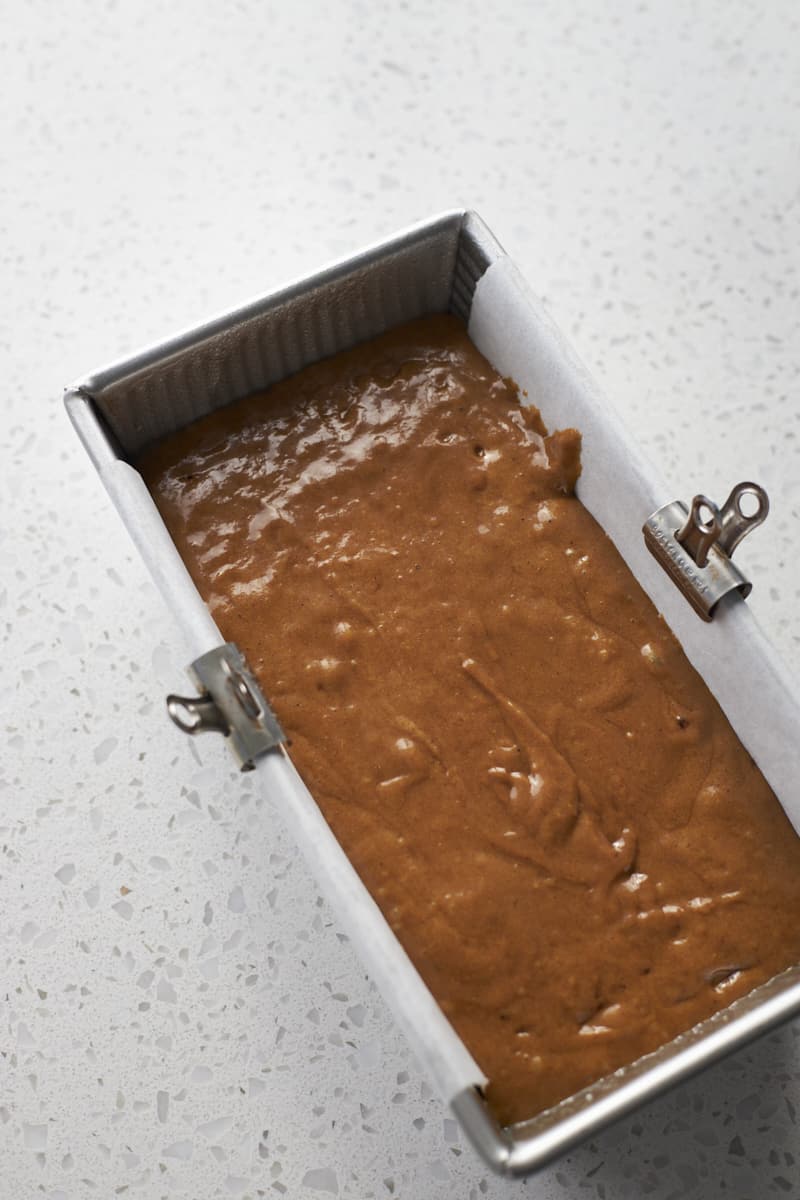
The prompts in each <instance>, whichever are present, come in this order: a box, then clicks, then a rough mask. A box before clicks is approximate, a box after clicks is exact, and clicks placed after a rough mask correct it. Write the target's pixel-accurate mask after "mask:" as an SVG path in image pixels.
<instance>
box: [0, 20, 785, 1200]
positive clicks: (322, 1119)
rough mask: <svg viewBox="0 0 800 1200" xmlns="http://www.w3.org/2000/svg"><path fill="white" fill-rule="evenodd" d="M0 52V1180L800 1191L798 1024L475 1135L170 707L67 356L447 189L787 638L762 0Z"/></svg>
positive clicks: (443, 200)
mask: <svg viewBox="0 0 800 1200" xmlns="http://www.w3.org/2000/svg"><path fill="white" fill-rule="evenodd" d="M3 38H4V44H3V45H2V49H0V56H1V58H0V78H2V80H3V84H4V95H5V101H4V103H3V105H2V106H1V107H0V127H1V128H2V133H0V180H1V181H2V182H0V195H2V200H1V201H0V203H1V204H2V212H1V213H0V223H1V225H2V257H3V271H2V279H3V285H2V288H1V289H0V353H2V378H3V382H4V387H3V395H2V399H0V406H2V416H3V420H2V425H1V426H0V456H1V458H0V498H1V499H2V505H1V507H0V530H2V534H1V536H2V542H1V543H0V628H2V688H1V689H0V708H1V710H2V729H3V746H4V749H3V752H2V754H1V755H0V801H1V802H2V807H1V808H0V825H1V826H2V830H1V831H0V846H2V857H1V858H0V945H2V960H1V961H2V967H1V968H0V981H1V982H2V987H0V1011H2V1023H1V1024H0V1053H2V1058H1V1059H0V1163H1V1164H2V1167H0V1200H27V1198H28V1197H34V1196H44V1197H48V1198H49V1200H78V1198H83V1197H102V1198H103V1200H105V1198H106V1197H113V1196H117V1195H122V1196H128V1195H130V1196H137V1197H139V1196H141V1197H147V1198H151V1197H152V1198H159V1200H160V1198H161V1197H165V1198H171V1197H189V1198H192V1200H210V1198H211V1197H223V1198H229V1197H242V1198H253V1197H257V1196H288V1197H291V1198H295V1197H296V1198H297V1200H313V1198H315V1197H317V1198H319V1197H325V1196H329V1195H338V1196H342V1197H345V1196H348V1197H354V1198H356V1200H366V1198H368V1197H380V1198H389V1197H394V1198H402V1200H406V1198H408V1200H422V1198H424V1200H445V1198H447V1200H450V1198H451V1197H452V1198H453V1200H479V1198H481V1197H484V1196H486V1197H494V1198H501V1197H502V1198H506V1197H512V1196H523V1195H531V1196H536V1197H537V1198H538V1200H560V1198H562V1197H586V1200H622V1198H628V1197H630V1198H632V1200H633V1198H636V1200H640V1198H641V1197H651V1196H652V1197H655V1198H657V1200H677V1198H678V1197H701V1198H703V1200H705V1198H706V1197H716V1196H718V1195H719V1196H727V1197H735V1198H737V1200H761V1198H762V1197H765V1196H768V1195H778V1196H782V1195H786V1196H798V1195H800V1127H798V1124H797V1116H796V1113H797V1110H800V1051H799V1050H798V1034H799V1033H800V1025H798V1024H795V1025H793V1026H788V1027H785V1028H783V1029H781V1030H780V1031H779V1032H778V1033H776V1034H774V1035H773V1036H770V1037H767V1038H766V1039H764V1040H762V1041H760V1042H758V1043H757V1044H755V1045H753V1046H751V1047H750V1048H749V1049H747V1050H745V1051H744V1052H742V1053H739V1054H737V1055H735V1056H734V1057H732V1058H730V1059H728V1060H727V1061H725V1062H724V1063H723V1064H722V1065H720V1066H718V1067H717V1068H715V1069H714V1070H712V1071H710V1072H708V1073H706V1074H705V1075H703V1076H702V1077H700V1078H699V1079H697V1080H695V1081H693V1082H691V1083H689V1084H687V1085H685V1086H683V1087H681V1088H680V1089H679V1090H678V1091H676V1092H674V1093H673V1094H671V1095H669V1096H668V1097H666V1098H664V1099H662V1100H660V1101H659V1102H657V1103H654V1104H651V1105H650V1106H649V1107H647V1108H646V1109H644V1110H642V1111H641V1112H640V1113H639V1114H637V1115H636V1116H635V1117H633V1118H631V1119H629V1120H627V1121H626V1122H623V1123H622V1124H620V1125H619V1126H617V1127H616V1128H615V1129H614V1130H613V1131H611V1132H607V1133H604V1134H602V1135H601V1136H598V1137H596V1138H595V1139H594V1140H593V1141H592V1142H590V1143H589V1144H587V1145H585V1146H584V1147H583V1148H581V1149H580V1150H578V1151H575V1152H574V1153H573V1154H571V1155H570V1156H569V1157H568V1158H566V1159H564V1160H563V1161H562V1162H560V1163H558V1164H556V1165H555V1166H553V1167H551V1168H549V1169H548V1170H546V1171H544V1172H543V1173H542V1174H541V1175H539V1176H538V1177H537V1178H536V1179H535V1180H531V1181H529V1182H528V1183H527V1185H526V1184H523V1183H519V1182H517V1183H508V1182H504V1181H502V1180H500V1179H497V1178H495V1177H493V1176H491V1175H489V1173H488V1171H487V1169H486V1168H485V1167H484V1166H483V1165H482V1164H481V1162H480V1161H479V1159H478V1158H477V1157H476V1155H475V1154H474V1153H473V1151H472V1150H471V1148H470V1147H469V1146H468V1145H467V1144H466V1143H465V1141H464V1139H463V1136H462V1135H461V1134H460V1132H459V1129H458V1127H457V1126H456V1124H455V1123H454V1121H453V1120H451V1118H450V1115H449V1113H448V1112H447V1111H446V1109H445V1108H444V1107H443V1105H442V1104H441V1103H440V1101H439V1100H438V1098H437V1097H436V1096H434V1095H433V1093H432V1091H431V1088H430V1087H429V1086H428V1084H427V1082H426V1080H425V1078H424V1076H423V1074H422V1073H421V1071H420V1069H419V1067H418V1066H417V1065H416V1064H415V1062H414V1061H413V1059H412V1057H411V1056H410V1054H409V1051H408V1048H407V1046H406V1044H405V1042H404V1041H403V1038H402V1037H401V1035H400V1034H399V1033H398V1032H397V1031H396V1029H395V1028H394V1026H393V1024H392V1021H391V1019H390V1017H389V1015H388V1012H387V1009H386V1007H385V1005H384V1003H383V1002H382V1000H381V999H380V997H379V996H378V995H377V994H376V992H375V991H374V989H373V988H372V986H371V985H370V982H369V981H368V979H367V978H366V977H365V973H364V970H363V969H362V968H361V966H360V965H359V963H358V962H357V961H356V959H355V957H354V955H353V952H352V950H351V948H350V946H349V945H348V943H347V941H346V939H344V938H343V935H341V934H340V932H339V931H338V929H337V923H336V920H335V918H334V916H333V915H332V913H331V912H330V911H329V910H328V908H327V907H326V906H325V905H324V904H323V902H322V901H321V899H319V898H318V893H317V890H316V888H315V885H314V883H313V881H312V880H311V878H310V877H309V875H308V873H307V871H306V868H305V866H304V864H303V862H302V860H301V858H300V857H299V855H298V852H297V850H296V849H295V847H294V846H293V845H292V844H291V843H290V842H289V840H288V838H287V836H286V834H285V833H284V832H283V830H282V826H281V816H280V812H278V811H276V809H275V808H274V807H272V806H270V803H269V801H268V800H267V801H265V800H264V799H263V798H262V797H261V796H260V795H259V794H256V792H255V791H254V789H253V785H252V783H250V782H249V781H248V778H247V776H244V777H243V776H239V775H238V774H236V773H235V772H234V771H233V770H232V768H231V765H230V762H229V760H228V758H227V757H226V753H225V751H224V747H223V746H222V744H221V743H219V744H218V743H217V741H216V739H210V740H209V741H206V742H204V741H198V742H197V743H193V742H191V741H190V740H189V739H186V738H184V737H183V736H182V735H181V734H180V733H178V732H177V731H176V730H175V729H173V728H172V727H171V726H170V725H169V723H168V722H167V720H166V717H165V714H164V712H163V696H164V694H165V692H166V691H168V690H171V689H173V688H176V687H178V688H180V687H181V686H183V685H184V678H185V677H184V675H183V665H184V662H185V660H186V657H187V656H186V653H185V652H184V649H183V647H182V644H181V640H180V637H179V636H178V634H177V632H176V627H175V625H174V624H173V621H172V619H171V617H170V614H169V613H168V612H167V611H166V609H165V607H164V606H163V604H162V601H161V600H160V598H159V596H158V595H157V594H156V592H155V590H154V588H153V586H152V585H151V584H150V582H149V581H148V579H147V577H146V575H145V571H144V568H143V566H142V565H141V563H140V562H139V560H138V559H137V557H136V555H135V554H134V552H133V550H132V547H131V545H130V543H129V541H128V538H127V535H126V534H125V532H124V530H123V528H122V526H121V524H120V523H119V521H118V519H117V517H116V516H115V514H114V513H113V512H112V511H111V508H110V505H109V503H108V501H107V499H106V498H105V496H104V493H103V491H102V489H101V487H100V484H99V482H98V481H97V479H96V477H95V475H94V473H93V472H92V470H91V469H90V466H89V463H88V460H87V459H86V457H85V455H84V453H83V451H82V450H81V449H80V447H79V445H78V443H77V440H76V438H75V436H74V434H73V433H72V431H71V429H70V428H69V426H68V423H67V420H66V417H65V415H64V412H63V410H62V406H61V402H60V391H61V388H62V386H63V385H64V384H66V383H68V382H70V381H71V380H72V379H73V378H75V377H77V376H79V375H81V374H83V373H85V372H86V371H87V370H89V369H90V368H92V367H94V366H96V365H98V364H99V363H102V362H104V361H107V360H110V359H112V358H114V357H116V356H119V355H120V354H123V353H126V352H128V351H129V350H131V349H132V348H135V347H137V346H139V345H140V344H143V343H146V342H147V341H148V340H152V339H155V338H159V337H161V336H162V335H163V334H165V333H167V332H170V331H172V330H174V329H176V328H179V327H183V326H187V325H190V324H192V323H195V322H196V321H198V320H199V319H201V318H203V317H205V316H207V315H209V314H211V313H214V312H216V311H218V310H220V309H223V308H225V307H227V306H229V305H231V304H234V303H238V302H239V301H241V300H243V299H245V298H248V297H250V296H251V295H254V294H257V293H259V292H261V291H264V290H266V289H268V288H270V287H273V286H275V285H277V284H278V283H281V282H283V281H284V280H285V279H286V278H288V277H291V276H294V275H297V274H300V273H302V272H305V271H307V270H310V269H312V268H314V267H316V266H318V265H319V264H320V263H322V262H324V261H326V260H328V259H330V258H331V257H334V256H336V255H338V254H341V253H345V252H347V251H350V250H352V249H355V248H358V247H359V246H360V245H362V244H363V243H365V242H367V241H370V240H372V239H374V238H376V237H379V236H381V235H384V234H386V233H387V232H390V231H392V230H394V229H395V228H397V227H399V226H402V225H405V224H408V223H409V222H410V221H412V220H415V219H417V218H419V217H422V216H425V215H427V214H429V213H432V212H435V211H437V210H440V209H443V208H448V207H452V206H454V205H460V204H467V205H469V206H471V207H475V208H477V209H478V211H479V212H481V214H482V215H483V216H484V217H485V219H486V220H487V221H488V223H489V225H490V226H491V227H492V228H493V229H494V230H495V232H496V233H497V235H498V237H499V238H500V240H501V241H502V242H504V243H505V245H506V246H507V248H508V249H509V251H510V252H511V253H512V254H513V255H514V257H515V258H516V259H517V261H518V263H519V265H520V266H521V268H522V270H523V271H524V273H525V274H526V275H527V276H528V278H529V280H530V281H531V283H532V284H533V286H534V288H535V289H537V290H538V291H539V292H540V294H542V295H543V296H544V297H545V299H546V301H547V304H548V305H549V307H550V309H551V311H552V313H553V314H554V316H555V318H556V319H557V321H558V322H559V323H560V324H561V325H562V327H563V328H564V329H565V331H566V332H567V334H568V335H569V336H570V338H571V339H572V341H573V342H574V344H575V346H576V347H577V349H578V351H579V353H580V354H581V355H582V357H583V358H584V360H585V361H586V362H587V363H588V365H589V366H590V368H591V370H592V371H593V372H594V374H595V375H596V376H597V377H598V378H599V380H600V382H601V383H602V385H603V386H604V388H605V389H606V391H607V392H608V393H609V394H610V395H611V396H612V398H613V400H614V401H615V403H616V404H617V406H618V407H619V409H620V410H621V411H622V413H623V416H624V418H625V419H626V420H627V422H628V423H629V425H630V426H631V427H632V429H633V431H634V432H635V434H636V435H637V436H638V437H639V438H640V440H641V441H642V443H643V444H644V446H645V448H646V450H647V451H648V452H649V454H650V455H651V456H652V458H653V459H655V460H656V461H657V462H658V463H659V464H660V466H661V468H662V470H663V472H664V473H665V474H666V476H667V477H668V479H669V480H670V482H671V483H672V484H673V485H674V489H675V493H676V495H683V496H685V495H690V494H692V493H693V491H694V490H698V489H699V488H701V489H702V490H705V491H706V492H708V493H709V494H710V495H712V496H716V497H719V498H722V497H723V496H724V495H725V494H726V493H727V490H728V488H729V486H730V484H731V483H732V482H734V481H735V480H737V479H740V478H748V477H754V478H756V479H758V480H759V481H760V482H762V483H763V484H765V485H766V487H767V488H768V490H769V492H770V495H771V498H772V504H773V513H772V515H771V517H770V519H769V521H768V523H767V525H766V526H765V527H764V529H763V530H761V531H759V533H758V534H757V535H756V536H754V537H753V539H752V544H748V545H746V547H745V548H743V549H742V551H741V552H740V555H741V558H742V561H743V562H745V563H746V565H747V568H748V569H749V571H750V573H751V574H752V576H753V577H754V578H755V579H756V587H755V591H754V593H753V596H752V600H751V603H752V607H753V609H754V610H755V611H756V613H757V614H758V616H759V618H760V619H761V621H762V622H763V624H764V625H765V626H766V627H767V628H768V630H769V631H770V633H771V636H772V638H773V640H774V642H775V644H776V646H777V647H778V649H779V651H780V652H781V654H782V656H783V657H784V659H785V660H786V661H787V662H788V663H789V664H790V666H791V667H793V669H795V670H796V669H797V667H798V665H800V629H799V628H798V625H797V611H798V601H799V600H800V567H798V555H797V545H798V533H797V531H798V507H799V506H800V442H799V440H798V434H800V369H799V368H798V362H799V361H800V359H799V358H798V348H799V347H800V337H799V335H800V327H799V326H800V320H799V317H798V314H799V313H800V304H799V303H798V288H799V287H800V155H798V128H800V103H799V102H800V39H799V37H798V14H797V8H796V5H795V4H794V3H792V2H791V0H774V2H773V3H770V4H769V5H763V6H755V5H752V4H744V3H737V2H731V0H725V2H724V3H722V2H712V0H709V2H708V3H701V4H698V3H697V2H696V0H692V2H691V3H689V2H685V0H678V2H675V3H670V4H669V5H667V4H649V5H648V4H646V3H645V4H633V3H624V2H618V3H617V2H614V0H607V2H605V3H603V2H601V0H594V2H592V0H578V2H577V3H573V4H570V5H563V4H560V3H555V2H552V0H545V2H542V3H538V4H536V5H528V4H523V3H517V4H514V3H509V2H508V0H500V2H498V3H493V4H489V3H487V4H477V3H473V2H472V0H458V3H455V2H453V0H440V3H438V4H437V5H435V6H434V5H426V4H421V3H414V2H411V3H407V4H397V5H384V4H382V3H381V4H373V5H367V4H362V3H357V2H356V0H352V2H350V3H347V2H345V0H334V2H333V3H331V4H327V5H321V4H314V3H312V2H311V0H299V2H297V3H293V4H283V3H276V4H272V5H261V4H256V3H247V2H243V3H239V4H237V5H221V6H211V5H196V4H192V3H189V2H188V0H177V2H176V3H173V4H170V5H164V6H159V5H155V4H152V3H144V4H137V5H133V4H130V3H125V2H123V3H120V4H108V5H106V6H100V5H95V4H90V3H80V2H79V0H66V2H65V3H64V4H62V5H60V6H54V5H48V4H46V3H44V2H43V0H42V2H34V3H32V4H29V5H24V6H17V7H16V8H15V9H14V11H13V13H12V14H10V16H9V18H8V20H7V21H6V22H5V24H4V30H3Z"/></svg>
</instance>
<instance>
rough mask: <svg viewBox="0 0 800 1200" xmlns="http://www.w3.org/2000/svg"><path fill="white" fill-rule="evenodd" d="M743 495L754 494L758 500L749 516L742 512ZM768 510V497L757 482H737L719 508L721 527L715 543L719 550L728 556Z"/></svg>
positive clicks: (761, 520) (759, 522) (762, 518)
mask: <svg viewBox="0 0 800 1200" xmlns="http://www.w3.org/2000/svg"><path fill="white" fill-rule="evenodd" d="M745 496H754V497H755V499H756V500H757V502H758V507H757V508H756V511H755V512H754V513H751V514H750V515H749V516H748V515H747V514H745V513H744V512H742V499H743V498H744V497H745ZM768 512H769V497H768V496H767V493H766V492H765V491H764V489H763V488H762V487H760V485H759V484H757V483H749V482H747V483H737V484H736V486H735V487H734V488H733V489H732V490H731V494H730V496H728V499H727V500H726V501H725V503H724V504H723V506H722V508H721V509H720V510H719V517H720V523H721V525H722V529H721V532H720V535H719V538H718V539H717V545H718V546H719V548H720V550H722V551H723V552H724V553H725V554H727V555H728V558H730V557H731V556H732V555H733V552H734V550H735V549H736V547H737V546H738V545H739V542H740V541H741V540H742V538H743V537H746V536H747V534H748V533H750V531H751V529H755V528H756V526H757V525H760V524H761V523H762V522H763V521H765V520H766V518H767V513H768Z"/></svg>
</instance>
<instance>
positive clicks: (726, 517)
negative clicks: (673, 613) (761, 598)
mask: <svg viewBox="0 0 800 1200" xmlns="http://www.w3.org/2000/svg"><path fill="white" fill-rule="evenodd" d="M746 496H751V497H753V498H754V499H755V500H756V508H755V511H754V512H752V513H746V512H745V511H744V509H743V508H742V501H743V499H744V498H745V497H746ZM768 512H769V499H768V497H767V493H766V492H765V491H764V489H763V488H762V487H760V486H759V485H758V484H757V483H737V484H736V487H735V488H733V489H732V491H731V494H730V495H729V496H728V499H727V500H726V501H725V503H724V504H723V505H722V507H721V508H717V506H716V504H714V503H712V501H711V500H709V499H708V497H706V496H703V495H698V496H695V498H694V500H693V501H692V506H691V508H690V509H687V507H686V505H685V504H684V503H683V502H682V501H681V500H673V501H672V503H671V504H665V505H664V507H663V508H659V509H658V511H657V512H654V513H653V514H652V516H650V517H648V518H647V520H646V521H645V523H644V525H643V527H642V532H643V533H644V540H645V544H646V545H647V548H648V550H650V552H651V554H653V556H654V557H655V558H657V559H658V561H659V563H660V564H661V566H662V567H663V568H664V570H665V571H666V572H667V574H668V575H670V576H671V578H672V580H673V581H674V582H675V583H676V584H677V585H678V587H679V588H680V589H681V591H682V592H683V594H684V595H685V596H686V598H687V600H688V601H689V602H690V604H691V605H692V607H693V608H694V610H695V612H696V613H698V615H699V616H701V617H702V618H703V620H704V621H711V620H712V619H713V617H714V613H715V612H716V609H717V605H718V604H719V602H720V600H721V599H722V598H723V596H727V595H729V594H730V593H731V592H738V593H739V595H740V596H741V597H742V598H743V599H744V598H745V597H746V596H749V594H750V592H751V590H752V587H753V585H752V583H750V581H749V580H748V579H746V578H745V576H744V575H743V574H742V573H741V571H740V570H739V569H738V567H736V566H734V564H733V562H732V561H731V556H732V555H733V552H734V550H735V549H736V547H737V546H738V545H739V542H740V541H741V540H742V538H743V537H745V535H746V534H748V533H749V532H750V531H751V529H755V528H756V526H757V525H760V524H761V523H762V521H764V520H765V518H766V516H767V513H768Z"/></svg>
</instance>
